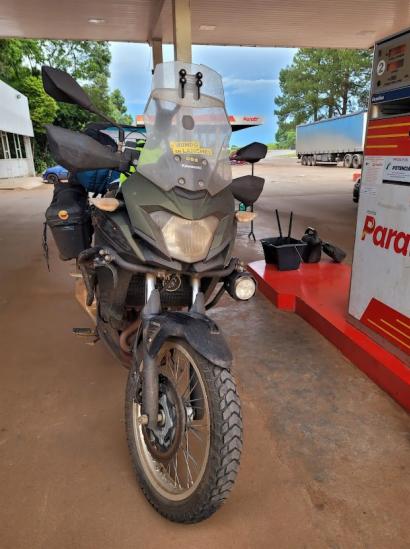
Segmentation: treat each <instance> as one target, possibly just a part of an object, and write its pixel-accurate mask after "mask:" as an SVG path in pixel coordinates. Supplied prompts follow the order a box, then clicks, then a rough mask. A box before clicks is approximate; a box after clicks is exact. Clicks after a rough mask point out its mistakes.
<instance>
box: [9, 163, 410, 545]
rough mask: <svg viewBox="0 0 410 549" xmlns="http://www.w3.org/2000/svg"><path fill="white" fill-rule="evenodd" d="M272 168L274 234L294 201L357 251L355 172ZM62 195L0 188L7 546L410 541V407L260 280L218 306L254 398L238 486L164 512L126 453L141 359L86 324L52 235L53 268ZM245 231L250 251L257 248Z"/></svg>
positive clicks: (268, 211) (267, 199) (266, 226)
mask: <svg viewBox="0 0 410 549" xmlns="http://www.w3.org/2000/svg"><path fill="white" fill-rule="evenodd" d="M299 168H300V170H301V171H300V170H299ZM239 169H240V170H242V172H241V174H242V173H245V169H246V167H240V168H239ZM262 170H264V173H265V174H266V176H267V178H268V180H269V181H268V182H267V186H266V189H265V191H264V194H263V196H262V199H261V201H260V203H259V204H258V205H257V208H256V210H257V211H258V212H260V213H261V215H260V217H259V218H258V220H257V224H256V234H257V236H258V237H263V236H269V234H267V232H268V231H270V230H271V227H272V226H273V222H272V209H273V208H274V207H278V208H279V209H280V210H281V211H284V212H288V211H289V209H290V208H292V209H293V210H294V211H295V213H296V214H297V218H296V219H295V232H296V233H297V232H298V231H299V232H300V231H302V230H303V229H304V228H305V226H307V224H313V225H315V224H316V225H317V228H318V229H319V231H320V232H321V233H323V236H324V237H325V236H326V238H328V239H329V240H332V241H334V242H335V243H336V244H338V245H341V246H345V247H346V246H347V244H349V249H348V251H349V250H350V251H351V247H352V235H353V226H352V224H353V221H354V216H355V210H356V206H355V205H354V204H353V203H351V183H350V181H349V177H351V172H350V171H349V170H347V172H348V173H346V170H343V169H332V168H328V169H327V171H326V172H325V171H321V170H323V168H321V167H316V168H309V167H304V168H302V167H300V166H295V165H294V164H293V165H292V163H291V162H290V161H287V160H282V159H281V160H279V159H277V160H275V161H273V163H270V164H265V165H264V166H260V168H258V167H257V169H256V174H257V175H259V174H260V175H262V173H261V171H262ZM298 170H299V171H298ZM307 170H311V171H310V174H307ZM319 170H320V171H319ZM335 170H337V171H335ZM306 174H307V175H306ZM50 198H51V189H50V187H49V186H46V185H44V186H42V187H40V188H38V189H35V190H33V191H30V192H28V191H16V192H8V191H2V192H0V239H1V249H2V259H1V267H0V337H1V345H0V350H1V351H0V352H1V361H0V364H1V367H0V494H1V497H0V547H1V548H2V549H23V548H24V549H26V548H27V549H28V548H29V549H40V548H41V549H43V548H44V549H54V548H55V549H57V548H58V549H71V548H72V549H94V548H95V549H97V548H98V549H105V548H107V549H112V548H116V549H117V548H121V549H123V548H124V549H128V548H135V547H144V548H148V549H150V548H158V547H162V546H166V547H168V548H171V549H173V548H177V547H178V548H180V547H184V546H187V547H194V548H195V549H202V548H204V549H205V548H209V547H216V548H222V547H223V548H236V549H238V548H240V549H242V548H252V549H253V548H255V549H256V548H275V549H276V548H278V549H293V548H295V549H299V548H309V549H311V548H332V549H339V548H340V549H342V548H343V549H344V548H346V549H353V548H369V549H370V548H371V549H386V548H389V549H401V548H403V549H404V548H407V547H409V545H410V534H409V530H408V519H409V507H410V453H409V440H410V423H409V417H408V415H407V414H406V413H405V412H404V411H403V410H402V409H401V408H400V407H399V406H398V405H396V403H395V402H394V401H392V400H391V399H390V398H389V397H388V396H387V395H386V394H384V393H383V392H382V391H381V390H380V389H379V388H378V387H377V386H375V385H374V384H373V383H372V382H371V381H370V380H368V379H367V378H366V377H365V376H364V375H363V374H362V373H361V372H360V371H358V370H357V369H356V368H355V367H354V366H352V365H351V364H350V363H349V362H347V361H346V360H345V359H344V358H343V356H342V355H341V354H340V353H339V352H338V351H336V350H335V349H334V348H333V347H332V346H331V345H330V344H329V343H328V342H327V341H326V340H324V339H323V338H322V337H321V336H320V335H319V334H318V333H316V332H315V331H314V330H313V329H312V328H311V327H310V326H309V325H307V324H306V323H305V322H304V321H303V320H301V319H300V318H298V317H296V316H295V315H292V314H286V313H283V312H279V311H277V310H275V309H274V308H273V307H272V306H271V305H270V303H269V302H267V301H266V300H265V299H264V298H263V297H261V296H258V297H256V298H255V299H254V300H253V301H252V302H250V303H247V304H238V303H235V302H232V301H231V300H230V299H228V298H225V299H224V301H223V302H222V303H221V305H220V306H218V307H217V308H216V309H215V310H214V312H213V316H214V318H215V319H217V320H218V322H219V323H220V325H221V326H222V327H224V328H225V333H226V335H227V337H228V339H229V343H230V345H231V347H232V349H233V351H234V355H235V372H236V377H237V380H238V384H239V391H240V395H241V398H242V401H243V414H244V422H245V449H244V454H243V460H242V465H241V470H240V474H239V478H238V482H237V485H236V487H235V489H234V491H233V493H232V494H231V497H230V498H229V500H228V501H227V503H226V505H225V506H224V507H223V508H222V509H221V510H220V511H219V512H218V513H217V514H216V515H214V516H213V517H212V518H211V519H209V520H208V521H206V522H204V523H201V524H198V525H190V526H183V525H178V524H172V523H169V522H167V521H166V520H164V519H163V518H161V517H160V516H159V515H157V514H156V513H155V512H154V511H153V510H152V509H151V507H150V506H149V505H148V504H147V503H146V501H145V499H144V497H143V496H142V493H141V492H140V490H139V489H138V487H137V486H136V483H135V480H134V478H133V473H132V470H131V465H130V461H129V459H128V455H127V447H126V442H125V434H124V424H123V392H124V385H125V380H126V371H125V370H124V369H123V368H122V367H121V366H119V365H118V364H117V362H116V361H115V359H113V358H112V356H111V355H110V353H109V352H108V351H107V350H106V349H105V348H104V346H103V345H102V344H101V343H98V344H97V345H96V346H94V347H90V346H88V345H86V344H84V343H83V341H82V340H80V339H78V338H75V337H74V336H72V335H71V328H72V327H73V326H87V325H90V324H89V320H88V317H87V316H86V314H85V313H84V312H83V311H82V310H81V309H80V307H79V306H78V304H77V303H76V301H75V300H74V297H73V285H74V281H73V279H71V278H70V277H69V276H68V273H69V271H70V268H71V267H70V264H69V263H62V262H61V261H59V260H58V258H57V254H56V252H55V248H54V245H53V244H52V243H51V242H50V248H51V268H52V270H51V273H48V272H47V269H46V267H45V264H44V261H43V258H42V253H41V234H42V225H41V224H42V221H43V212H44V210H45V208H46V206H47V205H48V202H49V200H50ZM246 232H247V231H246V228H241V232H240V235H239V238H238V242H237V248H238V250H239V251H240V252H241V255H242V256H245V258H246V259H248V260H251V259H254V258H257V257H260V255H261V251H260V247H259V244H252V243H249V242H248V241H247V238H246ZM50 240H51V238H50Z"/></svg>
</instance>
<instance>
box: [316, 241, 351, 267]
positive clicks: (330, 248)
mask: <svg viewBox="0 0 410 549" xmlns="http://www.w3.org/2000/svg"><path fill="white" fill-rule="evenodd" d="M322 249H323V251H324V252H325V254H326V255H328V256H329V257H330V258H331V259H333V261H335V262H336V263H341V262H342V261H343V260H344V258H345V257H346V252H344V251H343V250H342V249H341V248H338V247H337V246H335V245H334V244H329V242H323V243H322Z"/></svg>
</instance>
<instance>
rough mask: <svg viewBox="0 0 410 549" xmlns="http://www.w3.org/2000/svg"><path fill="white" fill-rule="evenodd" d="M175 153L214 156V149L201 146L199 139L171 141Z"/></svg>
mask: <svg viewBox="0 0 410 549" xmlns="http://www.w3.org/2000/svg"><path fill="white" fill-rule="evenodd" d="M170 145H171V149H172V152H173V154H201V155H202V156H212V155H213V150H212V149H211V148H209V147H201V144H200V142H199V141H171V142H170Z"/></svg>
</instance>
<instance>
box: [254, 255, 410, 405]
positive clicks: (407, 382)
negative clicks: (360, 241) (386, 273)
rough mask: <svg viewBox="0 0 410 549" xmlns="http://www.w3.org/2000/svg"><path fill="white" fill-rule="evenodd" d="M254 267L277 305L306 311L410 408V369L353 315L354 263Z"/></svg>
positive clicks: (304, 315)
mask: <svg viewBox="0 0 410 549" xmlns="http://www.w3.org/2000/svg"><path fill="white" fill-rule="evenodd" d="M248 269H249V271H250V272H251V273H252V274H253V275H254V276H255V277H256V279H257V281H258V284H259V290H260V291H261V292H262V293H263V294H264V295H265V297H267V298H268V299H269V300H270V301H272V303H273V304H274V305H276V307H278V308H279V309H281V310H284V311H292V312H296V313H297V314H298V315H300V316H301V317H302V318H303V319H305V320H306V321H307V322H309V323H310V324H311V325H312V326H313V327H314V328H316V330H318V331H319V332H320V333H321V334H322V335H323V336H325V337H326V338H327V339H328V340H329V341H331V342H332V343H333V344H334V345H335V346H336V347H337V348H338V349H339V350H340V351H341V352H342V353H343V354H344V355H345V356H346V357H347V358H348V359H349V360H351V361H352V362H353V363H354V364H355V365H356V366H358V367H359V368H360V369H361V370H362V371H363V372H365V373H366V374H367V375H368V376H369V377H370V378H371V379H372V380H373V381H374V382H376V383H377V384H378V385H379V386H380V387H381V388H382V389H384V390H385V391H386V392H388V393H389V394H390V395H391V396H392V397H393V398H394V399H395V400H397V402H399V403H400V404H401V405H402V406H403V407H404V408H406V409H407V410H408V411H410V369H409V368H408V367H407V366H406V364H405V363H404V362H403V361H401V360H400V359H399V358H397V357H396V356H395V355H393V354H392V353H390V352H389V351H387V350H386V349H385V348H384V347H382V346H381V345H379V344H377V343H376V342H375V341H374V340H373V339H371V338H370V337H369V336H368V335H366V334H365V333H364V332H362V331H360V330H359V329H358V328H356V327H355V326H353V325H352V324H350V323H349V322H348V321H347V310H348V300H349V288H350V276H351V267H350V265H344V264H336V263H333V262H327V261H322V262H321V263H316V264H303V265H301V267H300V269H299V270H297V271H278V270H277V268H276V267H275V266H274V265H266V263H265V261H255V262H254V263H250V264H249V267H248Z"/></svg>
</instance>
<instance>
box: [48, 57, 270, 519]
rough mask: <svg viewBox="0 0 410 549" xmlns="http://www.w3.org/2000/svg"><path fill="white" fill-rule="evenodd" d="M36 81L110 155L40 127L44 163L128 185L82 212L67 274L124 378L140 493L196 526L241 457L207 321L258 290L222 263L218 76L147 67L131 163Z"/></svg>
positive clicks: (57, 78)
mask: <svg viewBox="0 0 410 549" xmlns="http://www.w3.org/2000/svg"><path fill="white" fill-rule="evenodd" d="M42 76H43V84H44V88H45V90H46V92H47V93H48V94H49V95H50V96H52V97H53V98H55V99H56V100H58V101H63V102H68V103H75V104H77V105H79V106H81V107H82V108H84V109H86V110H88V111H90V112H93V113H97V114H98V115H100V116H101V117H102V118H104V119H105V120H107V121H108V122H109V123H110V124H112V126H113V127H114V128H117V130H118V150H117V152H113V151H112V150H109V149H108V148H107V147H104V145H102V144H100V143H98V142H97V141H95V140H94V139H92V138H91V137H89V136H88V135H85V134H83V133H81V132H75V131H71V130H67V129H63V128H60V127H56V126H53V125H48V126H47V127H46V131H47V137H48V143H49V148H50V150H51V153H52V155H53V156H54V159H55V160H56V161H57V162H58V163H59V164H61V165H62V166H64V167H65V168H67V169H68V170H69V171H70V173H76V172H78V171H81V170H91V169H102V168H104V169H111V170H118V171H120V172H122V173H123V174H125V175H126V176H127V178H126V180H125V182H124V183H122V185H120V187H119V188H118V190H117V191H116V192H115V193H111V196H105V197H102V198H97V199H95V200H94V201H92V202H93V205H92V206H91V218H92V225H93V232H94V242H93V245H92V246H91V245H82V247H83V248H84V249H82V250H81V251H80V253H79V254H78V256H77V264H78V267H79V270H80V271H81V274H82V277H83V280H84V285H85V288H86V293H87V304H88V305H91V304H92V303H95V304H96V316H97V318H96V323H97V325H96V332H97V334H98V337H99V338H101V339H102V340H103V341H104V342H105V343H106V344H107V345H108V347H109V348H110V349H111V350H112V351H113V352H114V354H115V355H116V356H117V357H118V358H119V359H120V360H121V361H122V363H123V364H125V365H126V366H127V367H129V376H128V381H127V386H126V392H125V423H126V433H127V440H128V447H129V453H130V456H131V461H132V464H133V467H134V469H135V474H136V477H137V480H138V482H139V485H140V486H141V488H142V490H143V492H144V494H145V496H146V498H147V499H148V501H149V502H150V503H151V504H152V506H153V507H154V508H155V509H156V510H157V511H158V512H159V513H161V514H162V515H163V516H164V517H166V518H168V519H170V520H172V521H177V522H182V523H193V522H198V521H200V520H203V519H205V518H207V517H209V516H210V515H211V514H212V513H214V512H215V511H216V510H217V509H218V508H219V507H220V505H221V504H222V503H223V502H224V501H225V499H226V498H227V496H228V495H229V493H230V491H231V489H232V487H233V485H234V482H235V478H236V476H237V472H238V467H239V463H240V457H241V450H242V416H241V404H240V400H239V396H238V392H237V389H236V384H235V380H234V377H233V374H232V354H231V351H230V349H229V348H228V345H227V343H226V341H225V339H224V337H223V334H222V332H221V330H220V328H219V327H218V325H217V324H216V323H215V322H214V321H213V320H212V319H211V318H209V317H208V316H207V311H208V310H209V309H210V308H211V307H213V306H214V305H216V303H217V302H218V301H219V299H220V298H221V296H222V295H223V294H224V293H225V292H227V293H229V294H230V296H231V297H233V298H234V299H236V300H243V301H246V300H249V299H250V298H252V297H253V295H254V294H255V291H256V282H255V280H254V279H253V278H252V276H251V275H250V274H249V273H247V271H246V270H245V267H244V265H243V264H242V263H241V262H240V261H239V260H238V259H237V258H235V257H232V250H233V245H234V240H235V235H236V224H237V221H238V220H242V219H241V216H242V217H243V215H244V212H235V187H234V184H233V183H232V175H231V167H230V163H229V156H228V144H229V138H230V133H231V128H230V124H229V121H228V117H227V113H226V110H225V104H224V93H223V86H222V79H221V77H220V76H219V75H218V74H217V73H216V72H214V71H213V70H211V69H209V68H207V67H205V66H201V65H194V64H188V63H182V62H168V63H163V64H160V65H157V67H156V68H155V72H154V75H153V84H152V90H151V94H150V97H149V100H148V103H147V106H146V109H145V113H144V120H145V125H146V131H147V138H146V143H145V146H144V147H143V149H142V151H141V153H140V154H139V155H138V156H139V158H138V159H137V158H136V155H134V154H133V150H132V148H130V147H125V143H124V128H123V127H122V126H121V125H119V124H117V123H116V122H115V121H113V120H111V119H110V118H109V117H107V116H105V115H104V114H103V113H100V112H99V111H98V110H97V109H96V108H95V106H94V105H93V104H92V102H91V100H90V98H89V97H88V96H87V94H86V93H85V91H84V90H83V89H82V88H81V87H80V85H79V84H78V83H77V82H76V81H75V80H74V79H73V78H71V76H70V75H68V74H67V73H65V72H63V71H60V70H57V69H53V68H51V67H43V69H42ZM245 149H246V148H245ZM246 152H248V156H249V157H250V158H253V159H254V158H255V155H256V156H257V151H256V150H255V149H254V148H252V146H249V150H248V151H246V150H245V152H244V153H243V154H242V158H244V159H245V160H246ZM265 154H266V151H265ZM250 193H251V194H254V190H252V189H250ZM244 195H246V189H245V190H244V188H243V182H242V185H241V188H240V198H241V200H243V199H244ZM245 199H246V196H245ZM64 212H65V213H64V214H63V215H60V214H61V210H59V211H58V217H59V219H60V220H62V221H61V223H63V222H65V223H67V216H69V213H67V211H64ZM239 214H241V215H239ZM245 217H246V216H245ZM64 218H65V221H64ZM247 219H248V218H247ZM61 227H62V225H61V224H60V225H59V226H58V227H57V228H61ZM63 228H67V227H66V226H65V225H64V227H63ZM67 234H68V233H67V231H66V234H65V235H64V237H66V236H67ZM73 234H74V233H72V234H71V236H70V238H72V237H73ZM56 240H57V239H56Z"/></svg>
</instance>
